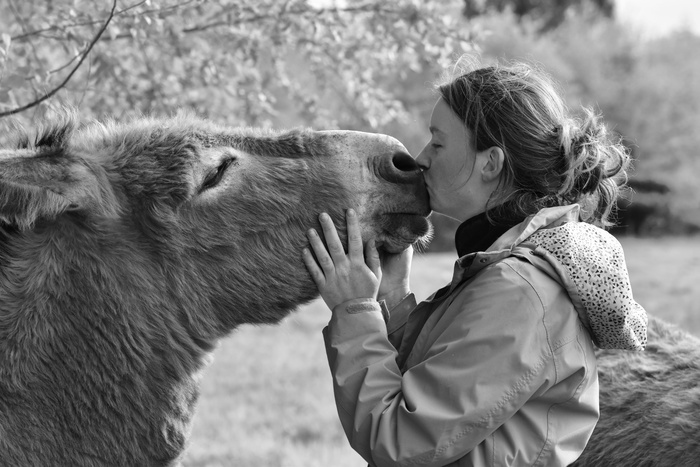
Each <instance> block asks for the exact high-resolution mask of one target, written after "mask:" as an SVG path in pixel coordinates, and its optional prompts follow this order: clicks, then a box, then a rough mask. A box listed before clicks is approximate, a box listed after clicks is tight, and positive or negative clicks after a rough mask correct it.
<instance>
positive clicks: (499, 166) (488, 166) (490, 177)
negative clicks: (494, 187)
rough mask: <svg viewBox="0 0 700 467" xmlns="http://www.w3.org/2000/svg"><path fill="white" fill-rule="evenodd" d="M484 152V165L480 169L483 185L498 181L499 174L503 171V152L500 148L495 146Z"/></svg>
mask: <svg viewBox="0 0 700 467" xmlns="http://www.w3.org/2000/svg"><path fill="white" fill-rule="evenodd" d="M484 152H485V154H484V156H485V157H486V163H485V164H484V165H483V167H482V168H481V180H482V181H483V182H485V183H490V182H493V181H498V180H499V179H500V177H501V172H502V171H503V164H504V162H505V154H503V150H502V149H501V148H499V147H496V146H493V147H490V148H488V149H486V150H485V151H484Z"/></svg>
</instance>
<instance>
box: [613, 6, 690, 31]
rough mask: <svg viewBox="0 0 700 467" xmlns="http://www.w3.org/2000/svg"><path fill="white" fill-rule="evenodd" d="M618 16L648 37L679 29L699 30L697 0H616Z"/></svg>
mask: <svg viewBox="0 0 700 467" xmlns="http://www.w3.org/2000/svg"><path fill="white" fill-rule="evenodd" d="M615 8H616V13H617V18H618V20H619V21H621V22H623V23H628V24H631V25H632V26H633V27H635V28H636V29H638V30H640V32H641V33H642V34H644V35H646V36H648V37H658V36H663V35H666V34H668V33H670V32H673V31H675V30H678V29H689V30H691V31H693V32H695V33H696V34H700V1H699V0H615Z"/></svg>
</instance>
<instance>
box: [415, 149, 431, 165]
mask: <svg viewBox="0 0 700 467" xmlns="http://www.w3.org/2000/svg"><path fill="white" fill-rule="evenodd" d="M426 147H427V146H426ZM416 164H418V167H420V168H421V170H428V168H429V167H430V163H429V160H428V156H427V155H426V154H425V148H423V150H422V151H421V152H420V154H418V157H416Z"/></svg>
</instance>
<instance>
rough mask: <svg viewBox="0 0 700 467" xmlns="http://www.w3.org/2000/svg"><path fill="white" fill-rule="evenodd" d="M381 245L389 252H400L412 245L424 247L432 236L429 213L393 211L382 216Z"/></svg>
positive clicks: (379, 240) (419, 247)
mask: <svg viewBox="0 0 700 467" xmlns="http://www.w3.org/2000/svg"><path fill="white" fill-rule="evenodd" d="M380 226H381V231H382V235H381V238H379V239H378V244H379V245H380V247H381V248H382V249H383V250H385V251H386V252H388V253H400V252H401V251H403V250H405V249H406V248H408V247H409V246H410V245H414V244H415V245H416V246H417V248H418V249H423V248H425V246H427V244H428V243H429V242H430V239H431V238H432V232H433V226H432V224H431V223H430V221H429V220H428V217H427V215H425V214H418V213H408V212H392V213H386V214H384V215H383V216H381V221H380Z"/></svg>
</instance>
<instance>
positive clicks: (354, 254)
mask: <svg viewBox="0 0 700 467" xmlns="http://www.w3.org/2000/svg"><path fill="white" fill-rule="evenodd" d="M345 218H346V222H347V224H348V255H349V256H350V260H352V261H364V257H363V256H362V234H361V233H360V222H359V221H358V219H357V214H356V213H355V210H353V209H348V211H347V213H346V215H345Z"/></svg>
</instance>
